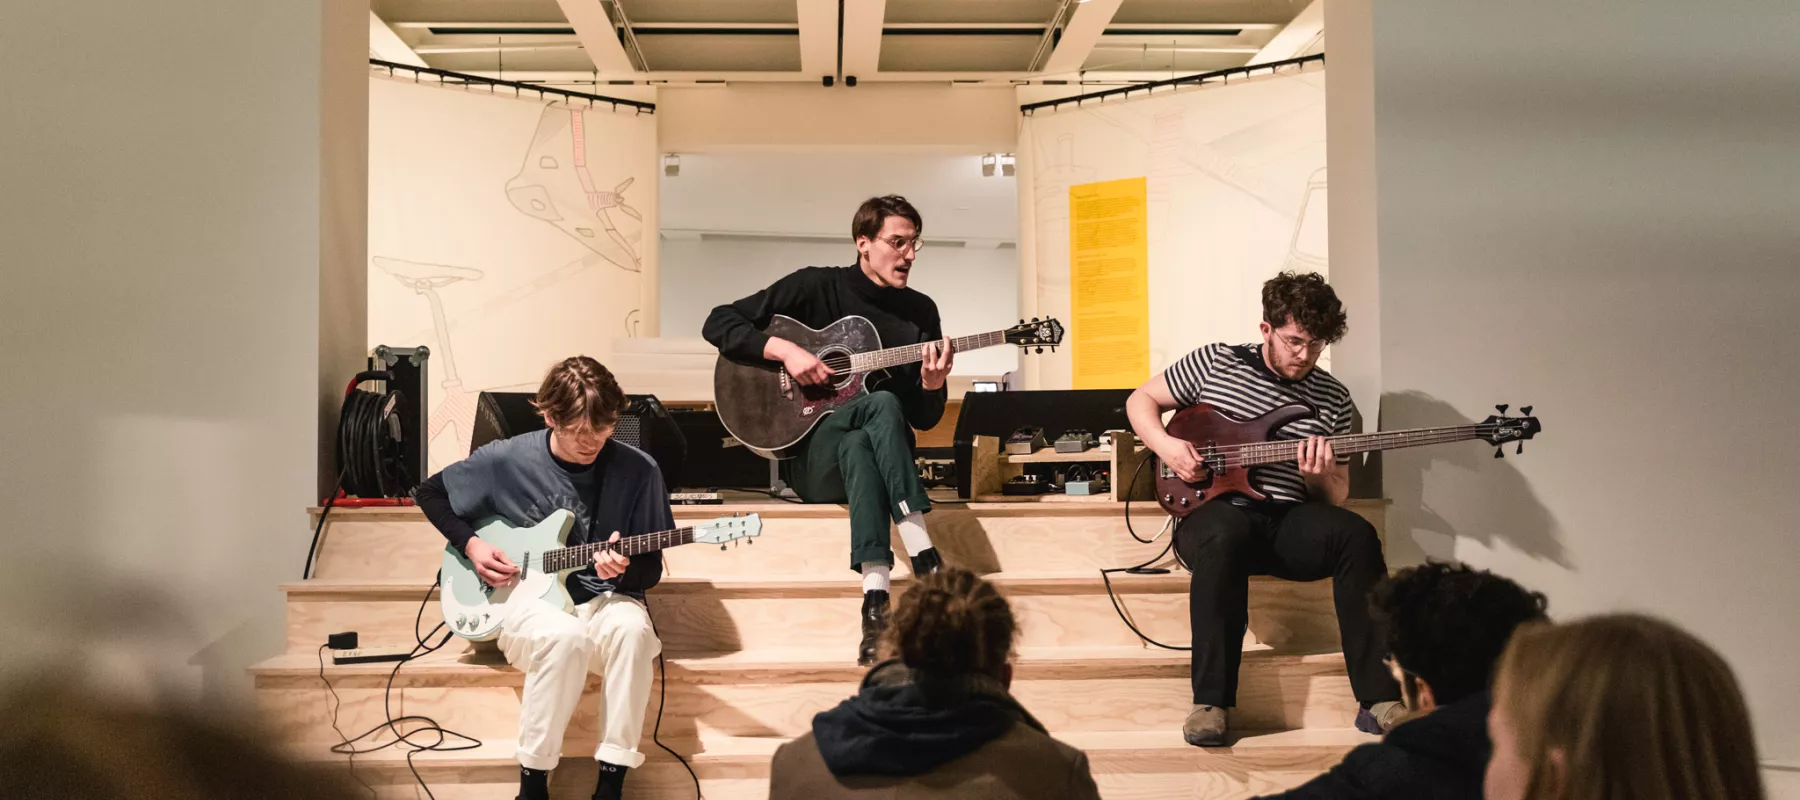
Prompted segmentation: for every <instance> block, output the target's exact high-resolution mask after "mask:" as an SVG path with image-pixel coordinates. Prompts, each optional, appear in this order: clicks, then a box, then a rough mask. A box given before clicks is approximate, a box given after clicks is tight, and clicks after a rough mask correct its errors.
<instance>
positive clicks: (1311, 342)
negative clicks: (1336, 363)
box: [1275, 336, 1325, 353]
mask: <svg viewBox="0 0 1800 800" xmlns="http://www.w3.org/2000/svg"><path fill="white" fill-rule="evenodd" d="M1275 338H1276V339H1279V340H1281V343H1282V344H1284V345H1287V349H1288V351H1289V352H1292V353H1299V352H1302V351H1306V352H1313V353H1317V352H1319V351H1320V350H1324V349H1325V340H1324V339H1299V338H1296V337H1293V336H1277V337H1275Z"/></svg>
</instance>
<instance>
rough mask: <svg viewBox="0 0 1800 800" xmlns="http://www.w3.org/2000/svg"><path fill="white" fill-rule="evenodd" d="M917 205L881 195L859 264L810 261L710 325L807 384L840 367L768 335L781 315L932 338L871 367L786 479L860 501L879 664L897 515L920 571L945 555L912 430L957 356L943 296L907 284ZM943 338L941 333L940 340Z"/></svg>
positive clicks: (867, 646)
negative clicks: (863, 390)
mask: <svg viewBox="0 0 1800 800" xmlns="http://www.w3.org/2000/svg"><path fill="white" fill-rule="evenodd" d="M922 227H923V223H922V222H921V221H920V219H919V212H918V211H917V210H916V209H914V208H913V207H912V204H911V203H908V202H906V199H905V198H903V197H898V196H894V195H889V196H886V197H876V198H873V199H870V200H869V201H867V202H865V203H863V204H862V207H861V208H859V209H857V211H856V216H855V218H854V219H853V220H852V221H851V224H850V232H851V236H852V237H853V238H854V239H855V242H856V252H857V263H856V265H855V266H851V267H807V268H805V269H801V270H799V271H797V272H794V273H791V274H789V275H788V276H787V277H785V278H782V279H781V280H778V281H776V282H775V283H774V284H772V285H771V286H769V288H767V289H764V290H762V291H760V292H757V293H756V294H753V295H750V296H749V297H746V298H744V299H742V300H739V301H737V302H735V303H729V304H726V305H722V306H719V307H718V308H715V309H713V310H712V314H711V315H710V316H708V317H707V319H706V325H705V328H704V330H703V331H702V333H703V335H704V336H705V337H706V340H707V341H708V342H711V343H712V344H713V346H714V347H717V348H719V352H720V354H722V355H724V356H725V357H727V358H731V359H735V360H738V361H753V360H757V359H767V360H769V361H776V362H780V363H781V364H782V365H783V366H785V367H786V368H787V372H788V374H789V375H790V376H792V377H793V378H794V379H796V380H798V381H799V382H800V383H802V384H807V385H816V384H821V383H825V382H827V381H830V380H831V379H832V376H833V375H834V374H835V373H834V372H833V371H832V369H831V368H830V367H828V366H826V365H825V364H824V363H823V362H821V361H820V360H819V359H818V358H817V357H816V356H814V355H813V354H812V353H811V352H808V351H807V350H806V349H804V348H802V347H800V346H798V345H796V344H795V343H793V342H790V341H788V340H786V339H782V338H780V337H775V336H770V335H768V334H765V333H763V329H765V328H767V327H768V326H769V322H770V320H771V319H772V318H773V317H774V316H775V315H777V314H780V315H783V316H787V317H792V318H794V319H795V320H798V321H799V322H800V323H802V324H804V325H806V326H808V327H811V328H815V329H816V328H824V327H826V326H828V325H830V324H831V323H834V322H836V321H838V320H840V319H842V318H844V317H846V316H851V315H855V316H861V317H865V318H867V319H868V320H869V321H870V322H872V323H874V325H875V329H876V331H877V332H879V334H880V336H881V343H882V345H883V346H885V347H893V346H896V345H902V344H915V343H920V342H929V344H926V345H925V359H924V361H923V362H922V363H917V364H906V365H901V366H898V367H893V368H890V369H888V370H887V371H886V373H885V376H881V377H878V376H876V375H871V376H870V378H869V385H868V388H869V393H868V394H866V395H864V396H862V397H860V398H857V399H856V400H855V401H853V402H851V403H850V404H848V405H845V406H843V407H841V408H839V409H838V410H837V411H835V412H832V413H831V414H830V415H828V416H826V417H825V419H824V420H823V421H821V422H820V423H819V424H818V427H816V428H814V429H813V431H812V433H811V434H809V435H808V439H807V440H806V441H803V442H801V443H800V445H799V447H798V453H797V455H796V456H795V457H794V458H793V459H790V460H788V461H784V462H782V479H783V480H785V481H787V482H788V484H789V485H790V486H792V487H793V488H794V491H795V492H797V493H798V494H799V495H800V498H801V499H802V500H805V501H806V502H809V503H844V502H848V503H849V505H850V568H851V569H855V570H860V571H861V572H862V580H863V610H862V645H861V647H860V648H859V650H858V654H857V663H859V664H864V665H867V664H873V663H875V642H876V640H877V639H878V638H879V637H880V635H881V630H882V628H883V627H885V626H886V623H887V611H888V586H889V582H888V581H889V574H888V573H889V570H890V569H891V568H892V566H893V563H894V551H893V548H892V547H891V546H890V544H889V542H890V541H891V539H890V538H889V536H890V534H889V527H888V526H889V523H890V521H891V522H892V523H895V524H898V525H899V528H900V539H901V542H902V543H904V544H905V545H906V549H907V551H908V553H909V554H910V555H911V556H912V568H913V572H914V573H916V574H928V573H931V572H935V571H936V570H937V568H938V566H939V565H940V564H941V563H942V562H941V561H940V560H939V557H938V553H937V550H936V549H935V548H933V547H932V546H931V537H930V536H929V535H927V534H926V532H925V521H924V516H923V515H924V514H925V512H927V511H930V510H931V501H930V500H929V499H927V498H926V496H925V487H924V486H923V485H922V484H920V483H919V474H918V470H917V467H915V466H914V463H913V444H914V439H913V429H918V430H924V429H927V428H930V427H932V426H933V425H936V424H937V423H938V420H940V419H942V418H943V416H944V402H945V400H946V399H947V397H948V394H949V393H948V391H947V390H946V389H945V388H944V381H945V379H947V378H948V377H949V375H950V367H951V363H952V360H953V357H952V353H951V347H950V340H948V339H945V338H943V336H944V335H943V331H942V330H941V329H940V327H939V325H940V323H939V321H938V310H937V304H936V303H933V302H932V301H931V298H929V297H926V296H925V295H924V294H922V293H920V292H918V291H916V290H914V289H910V288H908V287H907V285H906V284H907V279H908V277H909V276H910V275H911V273H912V266H913V259H914V258H915V257H916V256H917V255H918V253H919V247H920V241H919V231H920V229H921V228H922ZM937 340H941V341H937Z"/></svg>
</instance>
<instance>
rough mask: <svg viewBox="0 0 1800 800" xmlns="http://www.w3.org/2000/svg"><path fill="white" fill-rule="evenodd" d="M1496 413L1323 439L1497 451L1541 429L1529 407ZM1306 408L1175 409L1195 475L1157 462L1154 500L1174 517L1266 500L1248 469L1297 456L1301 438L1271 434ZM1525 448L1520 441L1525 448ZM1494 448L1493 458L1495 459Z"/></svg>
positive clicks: (1354, 446)
mask: <svg viewBox="0 0 1800 800" xmlns="http://www.w3.org/2000/svg"><path fill="white" fill-rule="evenodd" d="M1495 408H1497V409H1499V410H1500V413H1499V414H1498V415H1495V416H1490V417H1488V418H1487V419H1486V420H1483V421H1481V422H1477V423H1474V424H1471V425H1451V426H1448V427H1442V428H1415V429H1413V430H1405V431H1378V432H1376V433H1353V434H1349V435H1347V436H1327V437H1325V438H1326V440H1327V441H1329V442H1331V449H1332V452H1334V453H1336V454H1338V455H1345V454H1348V453H1367V452H1372V451H1376V450H1395V449H1398V448H1402V447H1418V446H1420V445H1426V444H1443V443H1446V442H1461V441H1466V440H1470V439H1480V440H1481V441H1484V442H1487V443H1488V444H1491V445H1494V446H1495V447H1496V448H1498V447H1500V446H1501V445H1504V444H1506V443H1508V442H1521V443H1522V442H1524V441H1525V440H1526V439H1530V438H1532V437H1533V436H1536V435H1537V434H1538V431H1541V430H1543V427H1542V426H1540V425H1539V424H1538V420H1537V417H1533V416H1530V415H1531V406H1525V407H1524V408H1521V409H1519V410H1520V411H1522V412H1524V413H1525V415H1526V416H1522V417H1508V416H1506V406H1503V405H1502V406H1495ZM1315 413H1316V412H1315V411H1314V410H1313V408H1312V407H1311V406H1308V405H1304V404H1299V403H1296V404H1293V405H1287V406H1282V407H1280V408H1277V409H1275V410H1274V411H1270V412H1269V413H1267V414H1264V415H1262V416H1260V417H1257V418H1255V419H1243V418H1240V417H1237V416H1234V415H1232V414H1228V413H1226V412H1224V411H1221V410H1219V409H1217V408H1214V407H1213V406H1211V405H1210V404H1207V403H1201V404H1199V405H1194V406H1190V407H1188V408H1184V409H1182V410H1180V411H1177V412H1175V416H1173V417H1171V418H1170V419H1169V425H1168V430H1169V435H1171V436H1174V437H1176V438H1178V439H1186V440H1187V441H1189V442H1192V443H1193V445H1194V450H1195V451H1196V452H1198V453H1199V454H1200V475H1199V480H1196V481H1194V482H1192V483H1189V482H1187V481H1184V480H1182V479H1181V478H1180V476H1178V475H1176V474H1175V472H1174V470H1171V469H1169V468H1168V466H1167V465H1165V464H1163V463H1162V460H1161V459H1157V460H1156V502H1157V503H1159V504H1161V505H1162V507H1163V509H1164V510H1166V511H1168V512H1169V513H1170V514H1173V515H1174V516H1175V517H1176V518H1181V517H1185V516H1187V515H1188V514H1191V513H1193V511H1194V509H1197V508H1199V507H1200V506H1201V505H1202V504H1204V503H1206V502H1207V501H1210V500H1214V499H1217V498H1219V497H1223V496H1225V495H1228V494H1234V493H1235V494H1241V495H1244V496H1246V497H1249V498H1250V499H1252V500H1259V501H1260V500H1268V499H1269V497H1268V495H1266V494H1263V493H1262V492H1260V491H1257V489H1256V487H1254V486H1252V485H1251V484H1250V469H1251V468H1252V467H1255V466H1258V465H1262V464H1275V463H1279V462H1283V461H1296V460H1298V459H1299V454H1300V444H1301V442H1302V441H1303V440H1301V439H1280V440H1272V439H1270V434H1271V433H1273V432H1274V431H1275V430H1276V429H1277V428H1280V427H1281V426H1283V425H1287V424H1289V423H1292V422H1295V421H1297V420H1302V419H1307V418H1309V417H1312V416H1313V415H1314V414H1315ZM1524 449H1525V445H1524V444H1520V445H1519V451H1520V452H1524ZM1501 455H1502V453H1501V451H1500V450H1498V449H1496V450H1495V451H1494V457H1495V458H1500V457H1501Z"/></svg>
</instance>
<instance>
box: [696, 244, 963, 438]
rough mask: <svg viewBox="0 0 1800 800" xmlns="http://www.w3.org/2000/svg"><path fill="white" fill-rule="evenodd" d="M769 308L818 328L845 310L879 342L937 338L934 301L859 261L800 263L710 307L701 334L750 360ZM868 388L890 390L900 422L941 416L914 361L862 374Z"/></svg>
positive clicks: (937, 395) (941, 395) (924, 424)
mask: <svg viewBox="0 0 1800 800" xmlns="http://www.w3.org/2000/svg"><path fill="white" fill-rule="evenodd" d="M776 314H780V315H782V316H786V317H792V318H794V319H796V320H799V321H800V322H801V323H803V324H805V325H806V326H807V327H809V328H815V329H816V328H824V327H825V326H827V325H830V324H831V323H833V322H837V321H838V320H840V319H843V318H844V317H848V316H860V317H865V318H867V319H868V320H869V321H870V322H873V323H875V330H876V332H878V333H880V334H881V346H882V347H895V346H897V345H903V344H914V343H918V342H925V341H930V340H932V339H939V338H942V337H943V335H944V332H943V330H942V328H941V325H940V323H939V321H938V310H937V304H936V303H933V302H931V298H929V297H926V296H925V295H924V294H921V293H920V292H917V291H914V290H913V289H910V288H908V289H894V288H891V287H886V286H881V285H878V284H876V283H875V282H874V281H872V280H870V279H869V276H867V275H864V274H863V272H862V268H861V267H855V266H850V267H807V268H805V269H801V270H798V271H796V272H794V273H792V274H790V275H788V276H787V277H785V278H782V279H781V280H778V281H776V282H775V283H774V284H772V285H770V286H769V288H767V289H764V290H762V291H760V292H757V293H756V294H753V295H750V296H749V297H746V298H744V299H742V300H739V301H737V302H735V303H728V304H726V305H722V306H719V307H718V308H715V309H713V310H712V314H710V315H708V316H707V318H706V325H705V327H704V328H702V329H701V335H702V336H705V337H706V340H707V341H708V342H711V343H712V344H713V346H714V347H717V348H719V352H720V353H722V354H724V355H725V357H727V358H731V359H734V360H738V361H757V360H761V359H762V357H763V346H764V345H766V344H768V342H769V337H768V335H767V334H764V333H763V332H762V329H763V328H766V327H768V325H769V321H770V320H771V319H773V318H774V316H775V315H776ZM868 386H869V391H872V392H892V393H893V394H894V395H895V396H896V397H898V398H899V399H900V407H901V409H903V410H904V411H905V412H906V421H907V423H908V424H910V425H912V427H913V428H915V429H917V430H925V429H927V428H930V427H932V426H933V425H936V424H937V423H938V420H940V419H943V416H944V401H945V399H946V398H947V397H948V396H949V392H948V391H947V390H946V389H945V388H944V387H938V389H937V390H936V391H926V390H925V388H924V387H923V386H921V385H920V384H919V365H918V364H917V363H913V364H907V365H904V366H899V367H894V368H891V369H887V370H883V371H882V372H877V373H873V374H871V375H870V376H869V383H868Z"/></svg>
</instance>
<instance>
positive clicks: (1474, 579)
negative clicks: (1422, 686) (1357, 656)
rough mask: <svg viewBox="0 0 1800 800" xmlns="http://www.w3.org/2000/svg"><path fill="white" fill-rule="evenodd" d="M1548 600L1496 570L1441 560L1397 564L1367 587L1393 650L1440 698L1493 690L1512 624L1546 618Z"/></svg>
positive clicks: (1372, 610)
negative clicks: (1397, 568) (1394, 570)
mask: <svg viewBox="0 0 1800 800" xmlns="http://www.w3.org/2000/svg"><path fill="white" fill-rule="evenodd" d="M1547 605H1548V601H1547V600H1546V599H1545V597H1544V595H1543V594H1542V593H1539V592H1532V591H1527V590H1526V589H1525V588H1524V587H1522V586H1520V585H1518V584H1516V583H1513V582H1512V581H1510V580H1507V579H1506V578H1502V577H1500V576H1498V575H1495V574H1494V573H1492V572H1488V571H1487V570H1475V569H1471V568H1469V567H1468V566H1465V565H1462V564H1445V563H1441V562H1430V563H1426V564H1424V565H1421V566H1417V567H1409V568H1407V569H1403V570H1400V571H1399V572H1397V573H1395V574H1394V575H1393V576H1392V577H1389V578H1387V579H1385V580H1383V581H1382V582H1381V583H1379V584H1377V585H1376V586H1375V589H1374V590H1373V591H1372V592H1370V593H1369V611H1370V615H1371V616H1372V617H1373V618H1374V619H1375V621H1376V622H1378V623H1381V624H1382V625H1384V626H1386V628H1387V646H1388V652H1390V653H1392V654H1393V656H1394V660H1395V661H1396V662H1398V663H1399V664H1400V666H1401V667H1402V668H1403V669H1405V670H1406V671H1407V672H1409V673H1411V674H1413V675H1417V676H1419V677H1420V678H1423V679H1424V680H1425V682H1426V683H1428V684H1430V685H1431V691H1432V694H1433V696H1434V697H1435V698H1436V699H1437V701H1438V702H1439V703H1453V702H1456V701H1457V700H1460V699H1462V698H1464V697H1467V696H1469V695H1471V694H1474V693H1476V692H1479V691H1481V690H1483V689H1486V688H1488V685H1489V681H1490V680H1491V679H1492V677H1493V673H1494V667H1495V664H1496V663H1497V662H1498V661H1499V660H1500V654H1501V653H1502V652H1504V651H1505V650H1506V643H1507V641H1508V640H1509V639H1511V638H1512V634H1513V630H1514V629H1516V628H1518V627H1519V626H1520V625H1522V624H1524V623H1527V622H1535V621H1540V620H1543V619H1544V618H1545V617H1544V610H1545V608H1546V606H1547Z"/></svg>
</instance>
